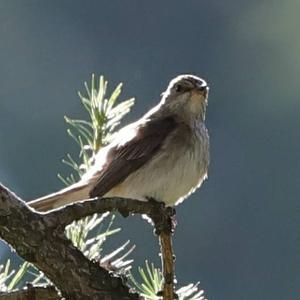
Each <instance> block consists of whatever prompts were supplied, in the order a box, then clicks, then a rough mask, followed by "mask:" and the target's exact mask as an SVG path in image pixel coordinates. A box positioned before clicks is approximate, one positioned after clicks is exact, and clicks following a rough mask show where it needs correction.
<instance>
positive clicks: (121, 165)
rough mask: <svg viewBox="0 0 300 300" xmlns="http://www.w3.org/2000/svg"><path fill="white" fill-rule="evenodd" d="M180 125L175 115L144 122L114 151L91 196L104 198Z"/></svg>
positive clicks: (110, 154)
mask: <svg viewBox="0 0 300 300" xmlns="http://www.w3.org/2000/svg"><path fill="white" fill-rule="evenodd" d="M176 126H177V123H176V120H175V118H173V117H172V116H169V117H164V118H158V119H155V120H150V121H146V122H144V123H140V125H139V126H137V131H136V134H135V135H134V137H133V138H132V139H130V140H129V141H127V142H126V143H125V144H117V145H116V146H115V147H113V148H112V149H111V150H110V153H109V156H110V157H111V159H109V161H108V162H107V163H106V164H105V166H104V167H103V168H102V170H101V171H100V172H99V173H97V174H95V177H97V181H96V183H95V185H94V187H93V188H92V189H91V191H90V197H91V198H93V197H102V196H103V195H105V194H106V193H107V192H108V191H110V190H111V189H112V188H113V187H115V186H116V185H117V184H119V183H121V182H122V181H124V180H125V179H126V177H127V176H128V175H130V174H131V173H133V172H134V171H136V170H137V169H139V168H140V167H141V166H142V165H144V164H145V163H146V162H147V161H149V160H150V159H151V158H152V157H153V156H154V155H155V154H156V153H157V151H158V150H159V149H161V147H162V145H163V143H164V141H165V139H166V138H167V136H168V135H169V134H170V133H171V132H172V131H173V130H174V129H175V128H176Z"/></svg>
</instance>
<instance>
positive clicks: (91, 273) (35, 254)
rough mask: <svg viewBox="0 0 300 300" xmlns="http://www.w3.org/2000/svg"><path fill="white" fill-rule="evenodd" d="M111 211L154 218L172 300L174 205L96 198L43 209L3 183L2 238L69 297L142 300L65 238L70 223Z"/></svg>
mask: <svg viewBox="0 0 300 300" xmlns="http://www.w3.org/2000/svg"><path fill="white" fill-rule="evenodd" d="M107 211H119V212H120V213H121V214H122V215H123V216H124V217H126V216H128V215H129V214H135V213H138V214H145V215H147V216H149V217H150V219H151V220H152V221H153V223H154V225H155V231H156V233H157V234H158V235H159V240H160V244H161V251H162V263H163V274H164V279H165V281H164V287H163V291H162V295H163V296H164V297H163V298H164V299H165V300H173V297H174V292H173V289H174V286H173V276H174V265H173V264H174V263H173V249H172V231H173V226H172V224H173V223H172V217H173V215H174V210H173V209H170V208H165V206H164V204H162V203H158V202H156V201H151V199H150V200H149V201H148V202H141V201H138V200H133V199H125V198H101V199H100V198H95V199H91V200H85V201H82V202H77V203H73V204H71V205H69V206H66V207H63V208H59V209H56V210H53V211H50V212H47V213H38V212H36V211H34V210H33V209H32V208H30V207H29V206H27V205H26V203H25V202H24V201H23V200H21V199H20V198H18V197H17V196H16V195H15V194H13V193H12V192H11V191H9V190H8V189H7V188H5V187H4V186H3V185H1V184H0V238H2V239H3V240H5V241H6V242H7V243H9V244H10V245H11V246H12V247H13V248H14V249H15V250H16V252H17V253H18V254H19V255H20V256H21V257H22V258H23V259H25V260H26V261H29V262H31V263H32V264H34V265H35V266H36V267H37V268H38V269H40V270H41V271H42V272H44V274H45V275H46V276H47V277H48V278H49V279H50V280H51V281H52V282H53V284H54V285H55V286H56V287H57V288H58V289H59V290H60V292H61V295H62V296H63V297H65V298H66V299H70V300H77V299H95V300H97V299H99V300H100V299H104V300H122V299H124V300H125V299H126V300H130V299H140V298H141V297H140V296H139V295H138V294H136V293H133V292H131V291H130V289H129V287H128V286H127V285H126V283H125V282H123V280H122V278H120V277H117V276H114V275H113V274H112V273H110V272H108V271H107V270H106V269H104V268H102V267H101V266H99V263H97V262H95V261H90V260H88V259H87V258H86V257H85V256H84V255H83V254H82V253H81V252H80V251H79V250H78V249H77V248H76V247H74V246H73V245H72V243H71V241H69V240H68V239H67V238H66V237H65V234H64V229H65V226H66V225H68V224H70V223H71V222H73V221H75V220H79V219H81V218H83V217H86V216H89V215H92V214H94V213H104V212H107ZM22 295H25V294H22ZM7 296H10V295H7ZM0 299H1V298H0ZM2 299H3V298H2ZM7 299H13V298H7ZM20 299H22V298H20ZM24 299H26V298H24ZM33 299H34V298H33ZM36 299H39V298H36ZM45 299H47V298H45ZM50 299H51V298H50ZM58 299H59V298H58Z"/></svg>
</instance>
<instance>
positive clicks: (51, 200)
mask: <svg viewBox="0 0 300 300" xmlns="http://www.w3.org/2000/svg"><path fill="white" fill-rule="evenodd" d="M88 198H89V187H88V184H87V183H83V182H80V181H79V182H78V183H75V184H72V185H71V186H69V187H67V188H65V189H62V190H60V191H58V192H56V193H53V194H49V195H47V196H44V197H41V198H38V199H35V200H32V201H29V202H28V203H27V204H28V205H29V206H31V207H32V208H34V209H35V210H37V211H48V210H52V209H54V208H58V207H61V206H64V205H67V204H69V203H73V202H77V201H81V200H84V199H88Z"/></svg>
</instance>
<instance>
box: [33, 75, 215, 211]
mask: <svg viewBox="0 0 300 300" xmlns="http://www.w3.org/2000/svg"><path fill="white" fill-rule="evenodd" d="M208 92H209V87H208V84H207V82H206V81H205V80H204V79H201V78H200V77H197V76H195V75H191V74H183V75H179V76H177V77H175V78H173V79H172V80H171V81H170V83H169V84H168V86H167V89H166V91H165V92H163V93H162V94H161V99H160V101H159V103H158V104H157V105H156V106H154V107H153V108H152V109H150V110H149V111H148V112H147V113H146V114H145V115H144V116H142V117H141V118H140V119H139V120H137V121H136V122H134V123H131V124H129V125H127V126H125V127H124V128H122V129H120V130H119V131H118V132H117V133H116V134H115V136H114V138H113V140H112V141H111V143H110V144H108V145H107V146H105V147H103V148H101V149H100V150H99V152H98V153H97V154H96V156H95V160H94V164H93V166H91V168H90V169H89V170H88V171H87V172H86V173H85V174H84V175H83V176H82V177H81V179H80V180H79V181H78V182H76V183H74V184H72V185H70V186H69V187H66V188H64V189H62V190H60V191H58V192H55V193H52V194H49V195H47V196H44V197H41V198H38V199H35V200H32V201H29V203H28V204H29V206H31V207H32V208H34V209H35V210H37V211H49V210H52V209H55V208H59V207H62V206H65V205H67V204H71V203H74V202H77V201H82V200H85V199H91V198H95V197H123V198H131V199H136V200H140V201H149V199H154V200H156V201H158V202H162V203H164V205H165V206H167V207H174V206H176V205H178V204H179V203H181V202H182V201H183V200H184V199H186V198H187V197H188V196H189V195H190V194H192V193H193V192H194V191H195V190H196V189H197V188H199V187H200V186H201V184H202V182H203V181H204V180H205V179H206V178H207V173H208V167H209V160H210V155H209V134H208V130H207V128H206V126H205V115H206V107H207V101H208Z"/></svg>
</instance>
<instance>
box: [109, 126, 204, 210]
mask: <svg viewBox="0 0 300 300" xmlns="http://www.w3.org/2000/svg"><path fill="white" fill-rule="evenodd" d="M208 163H209V140H208V134H207V130H206V128H205V127H204V125H201V126H199V127H197V128H195V130H191V129H190V128H188V127H186V126H179V128H177V129H176V130H175V131H174V132H173V133H172V134H171V135H170V136H169V137H168V138H167V139H166V141H165V143H164V144H163V145H162V147H161V149H160V150H159V151H158V152H157V154H156V155H155V156H154V157H153V158H152V159H150V160H149V161H148V162H147V163H146V164H145V165H144V166H142V167H141V168H140V169H138V170H137V171H135V172H134V173H132V174H130V175H129V176H128V177H127V178H126V179H125V180H124V181H123V182H122V183H121V184H119V185H118V186H116V187H115V188H113V189H112V190H111V191H110V192H109V193H108V194H107V195H106V196H121V197H128V198H134V199H139V200H143V201H145V200H146V199H147V197H152V198H154V199H156V200H158V201H163V202H165V203H166V204H167V205H169V206H173V205H175V204H177V203H179V202H181V201H183V200H184V199H185V198H186V197H187V196H188V195H189V194H190V193H192V192H193V191H194V190H195V189H196V188H197V187H199V186H200V185H201V183H202V181H203V180H204V179H205V178H206V174H207V168H208Z"/></svg>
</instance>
